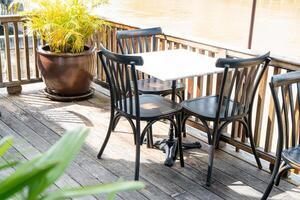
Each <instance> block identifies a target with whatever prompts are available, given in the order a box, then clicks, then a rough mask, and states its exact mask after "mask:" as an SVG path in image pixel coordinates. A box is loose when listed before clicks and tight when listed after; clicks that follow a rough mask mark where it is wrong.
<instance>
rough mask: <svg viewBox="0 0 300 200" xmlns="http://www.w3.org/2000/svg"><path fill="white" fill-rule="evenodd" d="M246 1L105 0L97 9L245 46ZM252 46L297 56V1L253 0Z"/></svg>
mask: <svg viewBox="0 0 300 200" xmlns="http://www.w3.org/2000/svg"><path fill="white" fill-rule="evenodd" d="M251 7H252V0H110V3H109V4H108V5H105V6H102V7H101V8H100V9H98V10H97V12H98V14H100V15H103V16H107V17H109V18H112V19H115V20H119V21H122V22H124V23H129V24H134V25H138V26H143V27H151V26H161V27H162V28H163V31H165V32H177V33H180V34H184V35H190V36H193V37H199V38H202V39H205V40H209V41H213V42H217V43H220V44H222V45H226V46H231V47H238V48H242V49H246V48H247V42H248V33H249V24H250V16H251ZM256 11H257V12H256V20H255V27H254V35H253V44H252V49H255V50H258V51H260V52H264V51H271V53H272V54H276V55H281V56H287V57H293V58H296V59H298V58H299V60H300V0H257V10H256Z"/></svg>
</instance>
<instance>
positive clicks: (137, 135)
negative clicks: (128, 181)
mask: <svg viewBox="0 0 300 200" xmlns="http://www.w3.org/2000/svg"><path fill="white" fill-rule="evenodd" d="M134 134H135V139H136V140H135V143H136V145H135V148H136V150H135V170H134V171H135V172H134V180H136V181H138V180H139V176H140V154H141V143H140V142H141V141H140V140H141V131H140V121H139V120H137V121H136V130H135V132H134Z"/></svg>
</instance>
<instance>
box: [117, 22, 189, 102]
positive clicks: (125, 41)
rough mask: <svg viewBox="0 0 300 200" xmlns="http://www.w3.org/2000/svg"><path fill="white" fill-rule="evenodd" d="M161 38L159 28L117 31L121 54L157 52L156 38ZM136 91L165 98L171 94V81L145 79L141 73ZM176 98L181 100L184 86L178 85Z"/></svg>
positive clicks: (161, 34) (161, 33)
mask: <svg viewBox="0 0 300 200" xmlns="http://www.w3.org/2000/svg"><path fill="white" fill-rule="evenodd" d="M158 36H162V37H164V39H166V36H165V35H164V34H163V32H162V30H161V28H160V27H155V28H147V29H136V30H123V31H117V42H118V47H119V48H120V50H121V52H122V54H133V53H143V52H151V51H157V50H158V45H157V40H158V39H157V37H158ZM139 78H142V79H140V80H138V89H139V92H140V93H141V94H157V95H161V96H166V95H169V94H171V93H172V88H171V84H172V83H171V81H161V80H159V79H156V78H153V77H150V76H148V77H147V79H145V78H146V77H145V74H143V73H141V77H140V76H138V79H139ZM176 90H177V94H176V95H177V96H178V97H179V98H180V100H183V98H184V96H183V91H184V84H183V83H178V85H177V88H176Z"/></svg>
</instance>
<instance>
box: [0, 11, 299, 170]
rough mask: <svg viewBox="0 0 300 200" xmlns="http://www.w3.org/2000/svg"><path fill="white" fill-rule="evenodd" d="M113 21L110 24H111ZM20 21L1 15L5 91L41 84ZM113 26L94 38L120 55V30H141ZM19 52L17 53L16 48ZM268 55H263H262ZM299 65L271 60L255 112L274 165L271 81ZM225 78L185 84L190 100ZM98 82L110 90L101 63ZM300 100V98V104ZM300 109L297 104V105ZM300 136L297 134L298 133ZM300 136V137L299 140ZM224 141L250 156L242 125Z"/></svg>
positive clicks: (206, 48)
mask: <svg viewBox="0 0 300 200" xmlns="http://www.w3.org/2000/svg"><path fill="white" fill-rule="evenodd" d="M108 21H109V20H108ZM23 22H24V21H23V20H22V18H21V17H20V16H1V17H0V23H1V25H2V26H3V28H4V49H0V50H1V57H0V66H1V67H0V86H1V87H7V86H17V85H22V84H27V83H33V82H37V81H41V77H40V74H39V71H38V68H37V64H36V51H35V49H36V47H37V46H38V44H39V42H38V39H37V38H36V37H33V39H32V48H29V36H28V35H27V34H26V33H27V29H26V27H25V26H24V23H23ZM109 22H110V26H109V27H108V26H106V27H103V28H102V29H101V30H99V32H98V33H97V34H95V36H94V39H95V42H96V45H99V44H100V43H102V44H103V45H104V46H106V48H108V49H110V50H112V51H114V52H119V49H118V47H117V41H116V32H117V31H118V30H127V29H136V28H138V27H134V26H129V25H126V24H121V23H118V22H114V21H109ZM8 27H13V30H14V31H13V32H14V34H13V38H14V40H13V44H11V42H12V41H10V39H9V38H10V37H11V36H9V31H8ZM20 32H22V34H23V45H22V48H20V42H19V34H20ZM166 36H167V39H165V38H156V39H157V42H158V44H159V47H160V49H161V50H164V49H177V48H185V49H189V50H191V51H195V52H198V53H199V54H204V55H207V56H211V57H240V58H244V57H251V56H254V55H256V53H254V52H252V51H241V50H236V49H232V48H226V47H224V46H222V45H217V44H213V45H212V44H209V43H207V42H203V41H198V40H196V39H191V38H186V37H185V38H183V37H180V36H175V35H174V34H166ZM12 47H14V48H12ZM263 53H264V52H263ZM299 69H300V63H297V62H295V61H293V60H289V59H283V58H279V57H272V61H271V64H270V66H269V68H268V69H267V71H266V72H265V74H264V76H263V78H262V81H261V83H260V85H259V89H258V92H257V95H256V97H255V101H254V108H253V116H252V117H253V120H252V121H253V131H254V139H255V143H256V145H257V147H258V153H259V156H260V157H261V158H262V159H264V160H267V161H269V162H270V163H271V167H272V164H273V163H274V151H275V148H276V145H277V134H276V128H277V126H276V121H275V112H274V104H273V100H272V98H271V96H270V92H269V87H268V82H269V80H270V77H271V76H272V75H274V74H280V73H286V72H287V71H292V70H299ZM221 78H222V74H214V75H206V76H199V77H194V78H188V79H183V80H181V81H183V82H184V83H185V84H186V91H185V94H186V98H194V97H198V96H203V95H212V94H216V93H218V92H219V89H220V88H219V85H220V81H221ZM95 83H97V84H100V85H102V86H104V87H106V86H107V83H106V80H105V74H104V70H103V68H102V66H101V64H100V63H98V64H97V71H96V75H95ZM297 101H299V99H297ZM297 105H298V104H297ZM297 116H298V119H297V120H296V121H297V122H298V124H297V126H296V127H297V128H299V123H300V114H299V113H298V115H297ZM188 124H189V125H190V126H192V127H194V128H197V129H200V130H202V129H203V127H202V126H201V124H200V123H198V121H197V120H193V119H191V120H189V123H188ZM296 132H298V131H296ZM298 137H299V136H298ZM222 140H223V141H225V142H226V143H229V144H231V145H233V146H235V147H236V150H237V151H238V150H239V149H242V150H244V151H247V152H250V153H251V148H250V146H249V144H248V141H247V138H246V137H245V134H244V132H243V128H242V126H240V124H233V125H231V126H229V127H228V128H227V130H226V133H224V134H223V136H222Z"/></svg>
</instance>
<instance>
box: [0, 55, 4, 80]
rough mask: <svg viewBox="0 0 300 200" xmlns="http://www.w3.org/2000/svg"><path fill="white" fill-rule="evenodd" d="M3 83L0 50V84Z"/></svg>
mask: <svg viewBox="0 0 300 200" xmlns="http://www.w3.org/2000/svg"><path fill="white" fill-rule="evenodd" d="M2 82H3V70H2V49H0V84H1V83H2Z"/></svg>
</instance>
